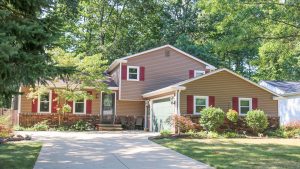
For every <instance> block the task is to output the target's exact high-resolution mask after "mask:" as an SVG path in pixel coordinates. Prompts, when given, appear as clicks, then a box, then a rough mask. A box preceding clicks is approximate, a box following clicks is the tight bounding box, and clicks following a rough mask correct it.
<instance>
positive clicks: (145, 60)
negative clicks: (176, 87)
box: [121, 48, 205, 100]
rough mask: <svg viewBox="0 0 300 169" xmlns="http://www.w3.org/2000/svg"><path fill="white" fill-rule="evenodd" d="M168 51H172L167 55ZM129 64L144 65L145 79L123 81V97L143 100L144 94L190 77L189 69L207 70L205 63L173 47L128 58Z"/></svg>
mask: <svg viewBox="0 0 300 169" xmlns="http://www.w3.org/2000/svg"><path fill="white" fill-rule="evenodd" d="M166 51H169V52H170V55H169V56H165V53H166ZM127 66H144V67H145V81H127V80H122V83H121V99H124V100H126V99H128V100H142V94H144V93H147V92H150V91H154V90H157V89H160V88H163V87H166V86H169V85H172V84H175V83H177V82H180V81H183V80H186V79H188V78H189V70H205V65H204V64H202V63H200V62H198V61H195V60H194V59H191V58H189V57H187V56H185V55H183V54H181V53H179V52H177V51H175V50H173V49H171V48H163V49H160V50H157V51H153V52H150V53H146V54H143V55H141V56H137V57H132V58H129V59H128V62H127Z"/></svg>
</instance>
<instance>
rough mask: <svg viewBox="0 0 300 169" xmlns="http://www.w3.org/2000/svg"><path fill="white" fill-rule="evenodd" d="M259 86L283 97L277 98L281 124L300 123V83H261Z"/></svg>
mask: <svg viewBox="0 0 300 169" xmlns="http://www.w3.org/2000/svg"><path fill="white" fill-rule="evenodd" d="M259 84H260V85H261V86H264V87H265V88H268V89H269V90H272V91H274V92H275V93H277V94H278V95H280V96H282V97H279V98H277V99H278V111H279V116H280V124H282V125H285V124H288V123H290V122H294V121H300V82H286V81H261V82H260V83H259Z"/></svg>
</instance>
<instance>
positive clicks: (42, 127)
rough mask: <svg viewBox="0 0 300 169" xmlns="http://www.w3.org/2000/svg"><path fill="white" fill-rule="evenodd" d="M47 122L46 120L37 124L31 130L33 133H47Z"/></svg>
mask: <svg viewBox="0 0 300 169" xmlns="http://www.w3.org/2000/svg"><path fill="white" fill-rule="evenodd" d="M47 122H48V121H47V120H44V121H41V122H38V123H36V124H35V125H34V126H33V127H32V128H33V130H35V131H47V130H48V129H49V126H48V124H47Z"/></svg>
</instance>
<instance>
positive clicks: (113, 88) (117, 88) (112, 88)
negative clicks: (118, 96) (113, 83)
mask: <svg viewBox="0 0 300 169" xmlns="http://www.w3.org/2000/svg"><path fill="white" fill-rule="evenodd" d="M107 89H109V90H119V87H108V88H107Z"/></svg>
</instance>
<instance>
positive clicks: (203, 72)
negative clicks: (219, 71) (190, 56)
mask: <svg viewBox="0 0 300 169" xmlns="http://www.w3.org/2000/svg"><path fill="white" fill-rule="evenodd" d="M204 74H205V71H203V70H195V71H194V77H198V76H202V75H204Z"/></svg>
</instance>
